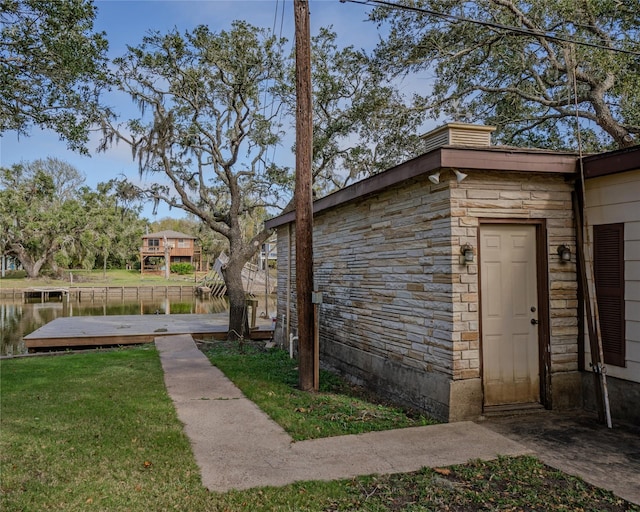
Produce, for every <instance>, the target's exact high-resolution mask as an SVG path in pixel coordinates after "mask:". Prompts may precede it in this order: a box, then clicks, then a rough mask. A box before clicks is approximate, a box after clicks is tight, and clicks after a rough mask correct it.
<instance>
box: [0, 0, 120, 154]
mask: <svg viewBox="0 0 640 512" xmlns="http://www.w3.org/2000/svg"><path fill="white" fill-rule="evenodd" d="M95 16H96V7H95V6H94V5H93V2H92V1H89V0H48V1H42V0H2V1H1V2H0V22H1V28H0V70H1V72H0V135H2V133H4V132H5V131H10V130H12V131H16V132H17V133H18V134H20V135H28V134H29V133H30V131H31V128H32V127H33V126H38V127H41V128H49V129H52V130H54V131H56V132H57V133H58V134H59V135H60V137H61V138H62V139H64V140H66V141H67V143H68V145H69V147H71V148H72V149H76V150H80V151H82V152H85V153H86V142H87V140H88V130H89V129H90V127H91V125H92V124H93V123H95V122H97V120H98V118H99V116H98V108H99V107H98V100H99V95H100V92H101V90H102V88H103V87H104V86H105V85H106V83H107V67H106V63H107V60H106V51H107V46H108V45H107V40H106V38H105V36H104V34H103V33H97V32H95V31H94V30H93V21H94V19H95Z"/></svg>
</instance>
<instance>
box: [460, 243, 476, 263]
mask: <svg viewBox="0 0 640 512" xmlns="http://www.w3.org/2000/svg"><path fill="white" fill-rule="evenodd" d="M474 259H475V256H474V254H473V247H471V246H470V245H469V244H464V245H463V246H462V247H460V264H461V265H466V264H469V263H473V260H474Z"/></svg>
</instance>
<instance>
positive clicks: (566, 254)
mask: <svg viewBox="0 0 640 512" xmlns="http://www.w3.org/2000/svg"><path fill="white" fill-rule="evenodd" d="M558 256H559V257H560V261H562V262H566V261H571V249H569V247H567V246H566V245H564V244H563V245H559V246H558Z"/></svg>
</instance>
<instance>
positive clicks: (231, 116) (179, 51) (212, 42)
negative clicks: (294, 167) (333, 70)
mask: <svg viewBox="0 0 640 512" xmlns="http://www.w3.org/2000/svg"><path fill="white" fill-rule="evenodd" d="M116 65H117V76H118V80H119V82H118V87H119V88H120V89H121V90H122V91H123V92H125V93H127V94H129V95H130V96H131V98H132V99H133V101H134V102H135V103H136V105H137V106H138V107H139V110H140V117H138V118H136V119H131V120H129V121H128V122H126V123H124V124H120V125H118V124H117V123H116V121H115V120H111V121H110V122H105V124H104V134H105V139H104V143H103V147H105V148H106V147H107V146H108V145H110V144H112V143H116V142H120V143H125V144H127V145H129V146H130V147H131V150H132V153H133V156H134V158H136V160H137V162H138V164H139V169H140V172H141V173H143V174H147V175H149V177H150V178H151V179H152V181H153V182H154V184H153V185H152V186H151V187H148V188H146V189H139V190H138V192H139V193H140V194H141V195H143V196H146V197H148V198H151V199H152V200H154V201H164V202H165V203H167V204H169V205H170V206H171V207H174V208H180V209H182V210H184V211H186V212H188V213H190V214H192V215H194V216H195V217H197V218H199V219H200V220H201V221H202V222H203V223H204V224H205V225H206V226H207V227H208V228H209V229H211V230H212V231H214V232H217V233H219V234H220V235H222V236H224V237H225V238H226V240H227V241H228V248H229V256H230V257H229V261H228V263H227V265H226V268H225V269H224V276H225V282H226V285H227V290H228V295H229V302H230V314H229V331H230V333H231V335H232V336H235V337H240V336H244V335H246V334H248V333H246V332H244V329H245V322H244V318H245V315H244V311H245V293H244V289H243V284H242V269H243V267H244V265H245V264H246V263H247V262H248V261H249V260H250V259H251V258H252V257H253V256H254V254H255V253H256V252H257V250H258V249H259V248H260V246H261V245H262V243H263V242H264V241H265V240H266V239H267V238H268V236H269V233H268V232H267V231H266V230H264V229H261V230H259V231H258V232H256V233H251V234H249V235H248V234H247V233H246V232H245V230H244V229H243V219H245V218H247V217H251V216H253V215H255V212H256V211H258V210H259V211H264V209H265V208H267V207H270V206H276V205H277V204H278V203H279V201H280V196H281V193H282V192H283V187H284V186H285V185H286V184H287V183H288V169H286V168H283V167H281V166H278V165H276V164H274V163H273V162H268V161H267V151H268V149H269V148H271V147H273V146H274V144H276V143H277V142H278V140H279V137H280V133H279V126H278V117H279V110H278V104H275V108H273V109H272V108H270V104H269V103H268V102H271V101H276V100H274V99H273V89H274V87H275V84H279V83H281V80H282V75H283V73H284V62H283V59H282V57H281V53H280V52H279V47H278V41H276V40H275V39H274V38H273V37H270V36H269V35H268V34H267V33H266V32H265V31H262V30H260V29H257V28H255V27H252V26H249V25H248V24H246V23H244V22H235V23H234V24H233V26H232V27H231V29H230V30H228V31H220V32H219V33H213V32H211V31H210V30H209V29H208V28H207V27H205V26H199V27H197V28H196V29H194V30H193V31H190V32H186V33H185V34H184V35H183V34H180V33H179V32H178V31H177V30H176V31H172V32H169V33H167V34H160V33H152V34H149V35H148V36H146V37H145V38H144V40H143V42H142V44H140V45H139V46H136V47H130V48H129V51H128V53H127V54H126V55H125V56H124V57H122V58H119V59H117V60H116ZM132 186H133V185H132ZM129 190H131V188H129Z"/></svg>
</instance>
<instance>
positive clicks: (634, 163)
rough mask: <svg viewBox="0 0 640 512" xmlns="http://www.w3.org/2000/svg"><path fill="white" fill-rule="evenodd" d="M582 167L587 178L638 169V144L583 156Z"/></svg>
mask: <svg viewBox="0 0 640 512" xmlns="http://www.w3.org/2000/svg"><path fill="white" fill-rule="evenodd" d="M578 165H580V161H578ZM582 167H583V170H584V177H585V178H587V179H589V178H597V177H599V176H609V175H611V174H617V173H620V172H626V171H633V170H637V169H640V145H638V146H632V147H630V148H625V149H619V150H617V151H609V152H607V153H599V154H597V155H590V156H587V157H584V158H583V159H582Z"/></svg>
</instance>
